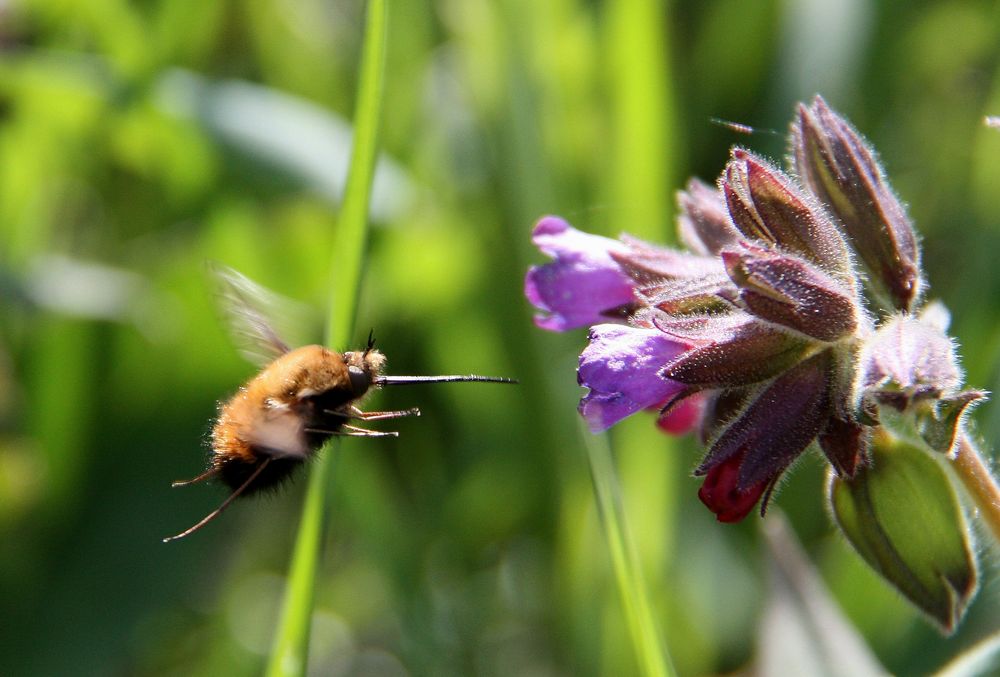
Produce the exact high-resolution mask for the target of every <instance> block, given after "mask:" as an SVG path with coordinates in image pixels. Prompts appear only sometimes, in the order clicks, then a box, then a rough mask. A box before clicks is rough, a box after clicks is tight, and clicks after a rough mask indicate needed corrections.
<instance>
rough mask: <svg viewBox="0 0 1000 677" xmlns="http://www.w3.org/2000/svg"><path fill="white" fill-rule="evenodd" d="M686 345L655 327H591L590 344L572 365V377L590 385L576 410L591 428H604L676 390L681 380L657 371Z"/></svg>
mask: <svg viewBox="0 0 1000 677" xmlns="http://www.w3.org/2000/svg"><path fill="white" fill-rule="evenodd" d="M687 348H688V345H687V344H685V343H683V342H680V341H677V340H675V339H673V338H671V337H669V336H667V335H666V334H664V333H662V332H660V331H658V330H656V329H646V328H642V327H628V326H622V325H617V324H599V325H597V326H595V327H591V329H590V344H589V345H588V346H587V347H586V348H585V349H584V351H583V352H582V353H581V354H580V368H579V369H578V370H577V381H578V382H579V383H580V385H582V386H584V387H586V388H589V389H590V392H589V393H587V395H586V396H585V397H584V398H583V399H582V400H580V407H579V409H580V414H581V415H582V416H583V417H584V418H585V419H586V420H587V425H588V426H589V428H590V430H591V432H595V433H596V432H600V431H602V430H606V429H607V428H609V427H611V426H612V425H614V424H615V423H617V422H618V421H620V420H622V419H623V418H625V417H626V416H629V415H631V414H634V413H635V412H637V411H641V410H643V409H646V408H648V407H652V406H656V405H658V404H660V403H661V402H664V401H666V400H669V399H670V398H672V397H673V396H674V395H676V394H677V393H678V392H680V391H681V390H682V389H683V387H684V386H683V385H682V384H680V383H677V382H676V381H671V380H669V379H665V378H663V377H661V376H659V374H658V372H659V371H660V369H661V368H662V367H663V365H664V364H666V363H667V362H669V361H670V360H672V359H673V358H675V357H676V356H677V355H679V354H680V353H682V352H684V351H685V350H686V349H687Z"/></svg>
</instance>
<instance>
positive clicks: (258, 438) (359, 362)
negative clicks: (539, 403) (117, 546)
mask: <svg viewBox="0 0 1000 677" xmlns="http://www.w3.org/2000/svg"><path fill="white" fill-rule="evenodd" d="M215 273H216V275H217V277H218V278H219V281H220V283H221V287H222V300H223V302H224V305H225V307H226V310H227V315H228V317H229V320H230V324H231V329H232V330H233V333H234V335H235V336H236V337H237V338H238V339H239V340H240V343H241V345H242V347H243V350H242V352H243V353H244V355H246V356H248V357H251V358H252V359H258V360H259V358H264V359H265V360H270V363H269V364H267V365H266V366H265V367H264V368H263V370H262V371H261V372H260V373H259V374H257V376H255V377H253V378H252V379H250V381H249V382H247V383H246V384H245V385H244V386H243V387H241V388H240V389H239V391H238V392H237V393H236V394H235V395H233V397H232V398H231V399H230V400H229V401H228V402H226V403H225V404H223V405H222V406H221V407H220V409H219V416H218V419H217V420H216V421H215V425H214V426H213V428H212V435H211V447H212V456H211V460H210V462H209V467H208V469H207V470H206V471H205V472H203V473H202V474H200V475H198V476H197V477H195V478H193V479H190V480H184V481H178V482H174V483H173V486H175V487H178V486H184V485H188V484H194V483H196V482H202V481H204V480H208V479H213V478H217V479H219V480H221V481H222V483H223V484H226V485H228V486H229V488H230V489H232V493H231V494H230V495H229V497H228V498H227V499H226V500H225V501H223V502H222V504H221V505H220V506H219V507H218V508H216V509H215V510H213V511H212V512H210V513H209V514H208V515H206V516H205V517H204V519H202V520H201V521H200V522H198V523H197V524H195V525H194V526H192V527H191V528H190V529H187V530H185V531H182V532H181V533H179V534H177V535H176V536H170V537H169V538H165V539H163V542H164V543H166V542H168V541H173V540H176V539H178V538H184V537H185V536H188V535H190V534H192V533H194V532H195V531H198V530H199V529H201V528H202V527H203V526H205V525H206V524H208V523H209V522H210V521H212V520H213V519H215V518H216V517H218V516H219V514H220V513H222V511H223V510H225V509H226V508H227V507H228V506H229V504H230V503H232V502H233V501H234V500H235V499H237V498H239V497H241V496H249V495H250V494H253V493H256V492H258V491H260V490H262V489H267V488H269V487H274V486H277V485H278V484H280V483H281V482H282V481H284V480H285V479H287V478H288V477H289V476H290V475H291V474H292V472H293V471H294V470H295V469H296V468H297V467H299V466H300V465H301V464H302V463H303V462H304V461H305V460H307V459H308V458H310V457H311V456H312V455H313V454H315V453H316V451H317V450H318V449H319V448H320V447H321V446H322V445H323V443H324V442H326V440H328V439H329V438H330V437H332V436H335V435H337V436H346V437H395V436H398V435H399V433H397V432H385V431H378V430H369V429H367V428H363V427H360V426H358V425H355V423H357V422H362V423H367V422H370V421H381V420H386V419H393V418H401V417H404V416H419V415H420V410H419V409H416V408H413V409H405V410H402V411H368V412H366V411H362V410H361V409H359V408H358V407H357V404H356V403H357V402H358V401H359V400H360V399H361V398H362V397H363V396H364V395H365V394H366V393H367V392H368V391H369V390H370V389H372V388H381V387H383V386H392V385H408V384H413V383H443V382H451V381H480V382H489V383H516V381H515V380H513V379H509V378H500V377H492V376H476V375H470V376H386V375H385V374H383V373H382V369H383V367H384V366H385V356H384V355H383V354H382V353H380V352H379V351H378V350H375V341H374V339H373V338H372V335H371V334H369V336H368V345H367V346H366V347H365V349H364V350H360V351H350V352H345V353H338V352H335V351H332V350H328V349H327V348H324V347H323V346H319V345H310V346H304V347H302V348H297V349H295V350H292V349H290V348H289V346H288V345H287V344H286V343H285V342H284V341H283V340H282V339H281V338H280V336H279V335H278V333H277V332H276V331H275V330H274V328H273V326H272V323H271V321H270V319H269V318H268V314H267V313H266V312H265V308H267V307H268V306H270V307H272V309H277V307H278V306H279V302H278V301H277V299H276V298H275V297H274V296H273V295H272V294H270V293H269V292H267V291H266V290H264V289H263V288H261V287H259V286H258V285H256V284H255V283H253V282H251V281H250V280H249V279H248V278H246V277H244V276H243V275H241V274H239V273H237V272H236V271H234V270H231V269H228V268H217V269H216V270H215ZM262 352H263V355H261V353H262Z"/></svg>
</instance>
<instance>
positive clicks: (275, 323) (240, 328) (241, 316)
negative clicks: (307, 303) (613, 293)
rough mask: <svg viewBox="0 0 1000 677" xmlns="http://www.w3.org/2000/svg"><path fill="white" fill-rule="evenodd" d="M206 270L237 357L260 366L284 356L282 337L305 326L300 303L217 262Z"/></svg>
mask: <svg viewBox="0 0 1000 677" xmlns="http://www.w3.org/2000/svg"><path fill="white" fill-rule="evenodd" d="M209 267H210V270H211V273H212V277H213V278H214V279H215V282H216V291H217V297H218V304H219V307H220V309H221V311H222V315H223V317H224V318H225V321H226V325H227V327H228V329H229V333H230V335H231V336H232V338H233V341H234V342H235V343H236V347H237V349H238V350H239V351H240V354H241V355H243V357H245V358H246V359H248V360H250V361H251V362H253V363H254V364H257V365H261V366H263V365H265V364H267V363H269V362H271V361H272V360H274V359H275V358H277V357H280V356H281V355H284V354H285V353H287V352H288V351H289V350H290V349H291V348H290V347H289V344H288V343H286V342H285V339H284V338H282V334H286V335H287V334H289V333H291V332H290V329H295V328H301V327H302V326H304V325H305V324H306V320H305V319H304V318H305V317H306V316H307V315H306V311H305V309H304V308H303V307H302V306H301V304H298V303H296V302H294V301H291V300H290V299H286V298H284V297H282V296H279V295H278V294H275V293H274V292H272V291H270V290H269V289H266V288H264V287H262V286H261V285H259V284H257V283H256V282H254V281H253V280H251V279H250V278H248V277H247V276H246V275H243V274H242V273H239V272H237V271H235V270H233V269H232V268H229V267H227V266H223V265H221V264H218V263H212V264H210V266H209ZM279 327H280V331H279V329H278V328H279ZM300 333H301V332H300Z"/></svg>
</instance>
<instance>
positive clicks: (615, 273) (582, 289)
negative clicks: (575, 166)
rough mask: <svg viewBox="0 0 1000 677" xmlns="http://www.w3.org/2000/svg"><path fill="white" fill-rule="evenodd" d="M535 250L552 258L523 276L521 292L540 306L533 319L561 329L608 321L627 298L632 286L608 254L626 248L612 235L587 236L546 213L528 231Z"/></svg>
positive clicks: (626, 301)
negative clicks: (535, 247) (539, 250)
mask: <svg viewBox="0 0 1000 677" xmlns="http://www.w3.org/2000/svg"><path fill="white" fill-rule="evenodd" d="M531 239H532V242H534V243H535V246H537V247H538V248H539V249H541V250H542V251H543V252H545V253H546V254H548V255H549V256H551V257H552V258H554V259H555V261H553V262H552V263H547V264H545V265H544V266H532V267H531V268H530V269H529V270H528V274H527V276H526V277H525V279H524V295H525V296H527V297H528V300H529V301H530V302H531V303H532V305H534V306H535V307H536V308H538V309H539V310H541V311H543V312H542V313H538V314H536V315H535V324H536V325H538V326H539V327H541V328H542V329H548V330H550V331H565V330H567V329H574V328H576V327H585V326H587V325H590V324H595V323H598V322H607V321H608V320H609V319H612V318H613V317H614V313H615V310H616V309H619V308H621V307H623V306H627V305H628V304H630V303H632V301H633V296H634V285H633V283H632V280H631V279H629V277H628V276H627V275H626V274H625V273H624V272H622V270H621V268H619V267H618V264H617V263H615V261H614V259H612V258H611V253H612V252H619V253H624V252H625V251H627V247H626V246H625V245H624V244H622V243H621V242H618V241H616V240H611V239H609V238H606V237H600V236H599V235H588V234H587V233H583V232H581V231H579V230H577V229H576V228H573V227H572V226H570V225H569V224H568V223H566V222H565V221H564V220H562V219H560V218H558V217H556V216H546V217H544V218H542V219H541V220H540V221H539V222H538V223H537V224H536V225H535V229H534V231H533V232H532V236H531Z"/></svg>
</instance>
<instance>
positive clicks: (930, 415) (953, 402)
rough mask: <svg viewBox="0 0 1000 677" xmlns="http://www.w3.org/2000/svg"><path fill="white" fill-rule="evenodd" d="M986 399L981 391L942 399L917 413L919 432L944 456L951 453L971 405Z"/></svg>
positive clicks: (966, 392) (931, 446) (961, 393)
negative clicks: (964, 416)
mask: <svg viewBox="0 0 1000 677" xmlns="http://www.w3.org/2000/svg"><path fill="white" fill-rule="evenodd" d="M985 397H986V393H984V392H982V391H980V390H966V391H963V392H960V393H958V394H957V395H954V396H952V397H942V398H940V399H938V400H937V401H935V402H934V404H933V406H930V407H927V409H926V410H925V411H919V412H918V413H917V430H918V432H919V433H920V437H922V438H923V440H924V442H926V443H927V445H928V446H929V447H930V448H931V449H933V450H934V451H939V452H941V453H942V454H947V453H949V452H951V450H952V448H953V447H954V446H955V439H956V438H957V437H958V431H959V428H960V426H961V423H962V417H963V415H964V414H965V412H966V410H967V409H968V408H969V405H971V404H974V403H976V402H977V401H979V400H981V399H983V398H985Z"/></svg>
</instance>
